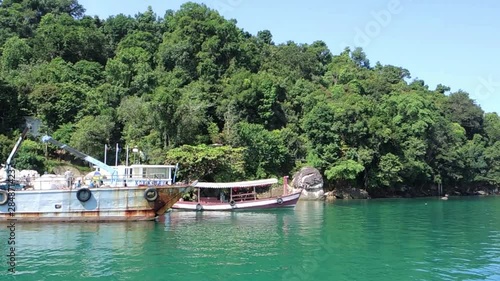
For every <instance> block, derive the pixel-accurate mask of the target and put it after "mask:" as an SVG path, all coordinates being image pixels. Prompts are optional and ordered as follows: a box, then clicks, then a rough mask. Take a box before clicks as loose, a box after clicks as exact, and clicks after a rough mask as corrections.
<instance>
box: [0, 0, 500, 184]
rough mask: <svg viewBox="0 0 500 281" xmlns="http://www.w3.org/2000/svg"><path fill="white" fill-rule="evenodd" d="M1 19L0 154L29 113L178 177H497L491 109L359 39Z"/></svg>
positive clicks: (190, 23)
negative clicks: (304, 39) (339, 48)
mask: <svg viewBox="0 0 500 281" xmlns="http://www.w3.org/2000/svg"><path fill="white" fill-rule="evenodd" d="M0 27H1V28H0V46H2V47H1V50H0V52H1V57H0V68H1V72H0V159H1V161H5V159H6V158H7V156H8V153H9V151H10V150H11V148H12V146H13V144H14V142H15V140H16V139H17V138H18V136H19V132H20V130H21V127H22V125H23V124H24V122H25V121H24V119H23V116H34V117H37V118H39V119H40V120H41V121H42V122H43V124H44V126H43V128H42V131H43V132H44V133H45V132H47V133H48V134H50V135H52V136H53V137H54V138H55V139H57V140H60V141H61V142H64V143H68V144H70V145H71V146H73V147H75V148H77V149H78V150H81V151H83V152H86V153H88V154H89V155H92V156H94V157H96V158H99V159H102V158H103V156H104V155H103V154H104V151H103V147H104V144H108V145H109V146H110V147H114V146H115V144H116V143H119V146H120V147H125V146H126V145H128V146H129V147H134V146H137V147H138V148H140V149H141V151H142V152H143V153H142V154H141V155H142V157H141V161H142V162H147V163H151V164H157V163H165V162H168V163H175V162H179V163H180V164H181V167H182V174H181V176H183V177H184V178H199V179H202V180H243V179H254V178H263V177H269V176H283V175H291V174H292V173H293V172H294V171H296V170H297V169H298V168H300V167H303V166H305V165H308V166H313V167H316V168H318V169H319V170H320V171H321V172H322V173H323V174H324V176H325V179H326V180H327V182H328V187H329V188H334V187H340V186H351V187H359V188H366V189H368V190H369V191H370V192H372V193H384V192H385V191H388V193H390V192H391V191H394V190H397V189H399V188H400V187H402V186H405V187H409V188H415V189H419V190H422V191H424V192H425V191H426V190H429V189H430V188H431V187H432V186H435V185H436V184H438V183H442V184H443V187H444V188H445V189H448V190H451V189H453V188H455V187H460V188H463V187H498V186H499V185H500V118H499V116H498V115H497V114H496V113H485V112H483V110H482V109H481V108H480V106H478V105H477V104H476V103H475V102H474V101H473V100H472V99H471V98H470V97H469V95H468V93H467V92H464V91H458V92H453V93H450V88H449V87H447V86H444V85H439V86H438V87H437V88H436V89H429V87H428V86H426V85H425V83H424V81H422V80H418V79H412V77H411V75H410V71H409V70H407V69H405V68H402V67H399V66H393V65H384V64H382V63H379V62H377V63H371V62H370V61H369V60H368V58H367V57H366V55H365V53H364V52H363V50H362V49H359V48H357V49H354V50H351V49H349V48H346V49H345V50H344V51H343V52H342V53H340V54H332V53H331V52H330V51H329V49H328V47H327V46H326V44H325V43H324V42H322V41H316V42H313V43H312V44H302V43H295V42H293V41H289V42H287V43H284V44H277V43H274V42H273V38H272V33H271V31H268V30H263V31H260V32H258V33H257V34H249V33H248V32H246V31H244V30H242V29H241V28H239V27H238V25H237V23H236V21H235V20H228V19H224V18H223V17H222V16H221V15H219V14H218V12H217V11H215V10H211V9H209V8H207V7H206V6H204V5H199V4H195V3H186V4H184V5H183V6H182V7H181V8H180V9H179V10H177V11H166V12H165V14H164V15H156V14H155V13H154V12H153V11H152V10H151V9H149V10H147V11H145V12H143V13H139V14H137V15H135V16H128V15H121V14H120V15H116V16H112V17H109V18H107V19H100V18H98V17H92V16H87V15H85V10H84V7H82V6H81V5H79V4H78V2H77V1H76V0H54V1H42V0H4V1H0ZM318 39H319V38H318ZM457 59H458V58H457ZM431 67H433V66H431V65H429V68H431ZM213 144H217V145H213ZM48 148H49V150H48V155H49V157H52V158H55V157H58V158H64V159H70V160H71V158H70V157H68V156H67V155H61V154H60V153H61V152H60V151H57V150H56V148H54V147H50V146H49V147H48ZM58 153H59V154H58ZM112 154H113V153H110V155H112ZM120 158H121V161H124V159H125V153H123V151H122V152H121V153H120ZM112 163H114V160H113V162H112ZM46 165H47V161H46V158H45V145H43V144H42V143H41V142H40V140H39V139H37V138H31V139H30V140H28V141H26V142H25V144H24V145H23V147H22V149H21V151H20V152H19V155H18V157H17V162H16V168H18V169H24V168H35V169H37V170H39V171H44V170H45V169H47V167H46Z"/></svg>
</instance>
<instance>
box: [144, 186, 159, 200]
mask: <svg viewBox="0 0 500 281" xmlns="http://www.w3.org/2000/svg"><path fill="white" fill-rule="evenodd" d="M157 198H158V190H157V189H156V188H154V187H148V188H147V189H146V191H144V199H146V200H147V201H148V202H153V201H155V200H156V199H157Z"/></svg>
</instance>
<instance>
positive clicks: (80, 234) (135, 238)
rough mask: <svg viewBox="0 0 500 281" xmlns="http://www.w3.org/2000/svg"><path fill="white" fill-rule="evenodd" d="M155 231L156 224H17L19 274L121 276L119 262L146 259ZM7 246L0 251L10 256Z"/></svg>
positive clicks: (138, 267)
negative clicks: (148, 242)
mask: <svg viewBox="0 0 500 281" xmlns="http://www.w3.org/2000/svg"><path fill="white" fill-rule="evenodd" d="M154 230H155V223H154V222H117V223H16V225H15V234H16V237H15V247H16V248H15V249H16V253H15V254H16V256H17V257H18V258H17V259H18V264H17V267H16V272H17V273H16V274H19V275H25V274H26V275H32V274H34V275H40V274H44V272H51V274H53V275H54V276H68V277H69V276H70V275H68V269H71V270H70V271H71V275H73V276H76V275H80V276H86V277H97V276H99V277H103V276H112V275H116V274H120V270H122V269H120V268H117V266H116V265H117V263H116V261H117V259H121V258H125V257H127V258H130V259H133V258H134V257H140V256H144V254H145V253H144V249H143V248H144V245H145V244H146V243H147V241H150V240H151V235H153V234H154ZM1 234H2V236H4V237H5V233H4V232H3V231H2V232H1ZM7 247H9V245H7V243H2V245H0V251H1V252H2V253H7V249H8V248H7ZM139 260H140V259H139ZM140 266H141V264H138V265H137V267H136V270H137V271H140V270H141V269H140ZM47 280H52V279H47ZM54 280H55V279H54Z"/></svg>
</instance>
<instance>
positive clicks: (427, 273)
mask: <svg viewBox="0 0 500 281" xmlns="http://www.w3.org/2000/svg"><path fill="white" fill-rule="evenodd" d="M0 226H1V227H2V229H1V230H0V253H2V254H1V255H2V259H3V260H2V266H1V267H0V279H1V280H75V281H76V280H231V281H238V280H259V281H265V280H273V281H274V280H500V198H498V197H489V198H451V199H450V200H448V201H441V200H437V199H394V200H393V199H391V200H368V201H349V202H342V201H337V202H335V203H332V204H329V203H322V202H300V203H299V205H297V207H296V209H295V210H276V211H266V212H240V213H219V212H217V213H215V212H204V213H195V212H172V213H170V215H169V216H167V217H166V218H165V220H164V221H161V222H140V223H137V222H136V223H106V224H96V223H88V224H82V223H70V224H57V223H51V224H46V223H44V224H19V223H18V224H16V231H15V234H16V240H15V241H16V251H15V254H16V262H17V264H16V271H17V272H16V273H15V274H11V273H9V272H8V268H9V266H8V264H7V259H8V258H7V257H6V255H8V254H9V253H10V252H9V248H8V247H10V246H9V245H7V239H8V235H9V233H10V231H8V229H7V227H6V225H5V224H2V225H0Z"/></svg>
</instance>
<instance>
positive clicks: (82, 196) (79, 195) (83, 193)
mask: <svg viewBox="0 0 500 281" xmlns="http://www.w3.org/2000/svg"><path fill="white" fill-rule="evenodd" d="M91 197H92V191H90V189H88V188H86V187H83V188H80V189H78V191H77V192H76V199H78V201H80V202H87V201H89V200H90V198H91Z"/></svg>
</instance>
